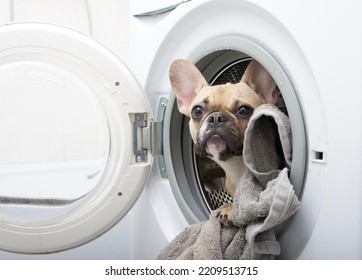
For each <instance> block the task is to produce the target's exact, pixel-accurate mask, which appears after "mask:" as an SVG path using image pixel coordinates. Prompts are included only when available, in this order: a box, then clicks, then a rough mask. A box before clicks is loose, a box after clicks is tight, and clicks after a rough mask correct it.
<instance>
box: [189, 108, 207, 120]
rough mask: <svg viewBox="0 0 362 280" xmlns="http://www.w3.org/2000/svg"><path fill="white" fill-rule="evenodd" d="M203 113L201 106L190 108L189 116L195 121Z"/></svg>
mask: <svg viewBox="0 0 362 280" xmlns="http://www.w3.org/2000/svg"><path fill="white" fill-rule="evenodd" d="M203 113H204V109H203V108H202V107H201V106H195V107H194V108H192V111H191V114H192V116H193V117H194V118H195V119H198V118H200V117H201V116H202V114H203Z"/></svg>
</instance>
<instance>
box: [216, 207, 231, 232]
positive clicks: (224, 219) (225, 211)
mask: <svg viewBox="0 0 362 280" xmlns="http://www.w3.org/2000/svg"><path fill="white" fill-rule="evenodd" d="M232 212H233V206H232V205H231V204H228V205H226V206H225V207H224V208H222V209H221V210H220V212H219V213H218V214H217V218H218V219H219V221H220V223H221V224H222V225H224V226H227V227H230V226H232V225H233V222H232V221H231V220H230V218H231V214H232Z"/></svg>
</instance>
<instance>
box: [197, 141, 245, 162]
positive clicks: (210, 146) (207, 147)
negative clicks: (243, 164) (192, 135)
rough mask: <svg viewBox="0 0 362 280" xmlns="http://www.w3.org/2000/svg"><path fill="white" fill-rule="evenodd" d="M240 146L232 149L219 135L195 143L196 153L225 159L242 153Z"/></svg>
mask: <svg viewBox="0 0 362 280" xmlns="http://www.w3.org/2000/svg"><path fill="white" fill-rule="evenodd" d="M242 152H243V151H242V146H239V147H235V148H234V149H232V148H231V147H230V146H229V144H228V142H227V141H226V140H225V139H224V138H223V137H221V136H220V135H213V136H211V137H210V138H209V139H208V140H206V141H205V142H203V143H198V144H196V153H197V154H198V155H200V156H207V157H210V158H212V159H214V160H221V161H226V160H228V159H230V158H232V157H234V156H237V155H242Z"/></svg>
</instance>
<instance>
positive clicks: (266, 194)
mask: <svg viewBox="0 0 362 280" xmlns="http://www.w3.org/2000/svg"><path fill="white" fill-rule="evenodd" d="M291 137H292V134H291V127H290V122H289V118H288V117H287V116H286V115H285V114H284V113H282V112H281V111H280V110H279V109H278V108H277V107H275V106H273V105H270V104H264V105H261V106H259V107H258V108H256V109H255V111H254V113H253V115H252V117H251V118H250V121H249V124H248V128H247V130H246V132H245V138H244V150H243V156H244V161H245V164H246V166H247V168H248V169H249V171H248V172H247V173H246V174H244V176H243V177H242V178H241V179H240V182H239V183H238V185H237V189H236V193H235V195H234V201H233V214H232V216H231V217H230V219H231V221H232V223H233V225H232V226H228V227H225V226H223V225H221V224H220V222H219V220H218V218H217V214H218V213H219V212H220V210H221V208H222V207H224V206H222V207H220V208H219V209H217V210H215V211H213V212H212V213H211V214H210V217H209V220H207V221H205V222H201V223H198V224H194V225H191V226H189V227H188V228H186V229H185V230H184V231H183V232H181V233H180V234H179V235H178V236H176V237H175V239H174V240H172V241H171V242H170V243H169V244H168V245H167V246H166V247H165V248H164V249H163V250H162V251H161V252H160V254H159V256H158V259H274V257H275V256H277V255H279V254H280V252H281V248H280V245H279V242H278V241H277V239H276V235H275V231H274V228H275V226H277V225H279V224H281V223H282V222H284V221H285V220H286V219H288V218H289V217H290V216H291V215H292V214H293V213H295V211H297V209H298V208H299V204H300V203H299V200H298V198H297V196H296V194H295V193H294V190H293V186H292V184H291V182H290V180H289V177H288V173H289V170H290V167H291V162H292V138H291Z"/></svg>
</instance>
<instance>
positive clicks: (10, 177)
mask: <svg viewBox="0 0 362 280" xmlns="http://www.w3.org/2000/svg"><path fill="white" fill-rule="evenodd" d="M0 41H1V42H2V45H1V47H0V72H1V75H0V76H1V78H0V87H1V89H2V90H1V93H0V95H1V100H2V102H1V105H0V115H1V120H0V129H1V131H2V137H1V140H0V143H1V145H0V154H1V155H2V157H1V160H0V216H1V223H0V236H1V238H0V249H3V250H8V251H14V252H20V253H49V252H56V251H61V250H65V249H69V248H72V247H75V246H78V245H80V244H83V243H85V242H87V241H89V240H91V239H93V238H95V237H97V236H99V235H100V234H102V233H103V232H105V231H106V230H107V229H109V228H110V227H112V226H113V225H114V224H115V223H116V222H117V221H118V220H119V219H120V218H121V217H122V216H123V215H125V214H126V213H127V212H128V210H129V209H130V208H131V207H132V205H133V203H134V202H135V200H136V199H137V197H138V195H139V193H140V192H141V190H142V188H143V185H144V182H145V181H146V178H147V176H148V173H149V170H150V166H151V164H152V155H151V154H150V153H147V150H146V148H147V147H145V146H144V143H145V141H144V140H143V138H144V137H143V136H144V135H143V134H146V133H147V128H148V125H149V124H150V121H151V113H150V107H149V104H148V101H147V99H146V97H145V95H144V94H143V91H142V90H141V88H140V87H139V86H138V83H137V81H136V80H135V78H134V77H133V76H132V74H131V73H130V71H129V70H128V69H127V68H126V67H125V66H124V64H123V63H122V62H121V61H120V60H119V59H118V58H117V57H116V56H115V55H114V54H113V53H111V52H110V51H109V50H108V49H106V48H105V47H104V46H102V45H101V44H99V43H98V42H96V41H94V40H93V39H91V38H89V37H87V36H85V35H82V34H80V33H78V32H75V31H71V30H69V29H66V28H63V27H58V26H53V25H49V24H31V23H24V24H11V25H7V26H2V27H0ZM145 131H146V132H145Z"/></svg>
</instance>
